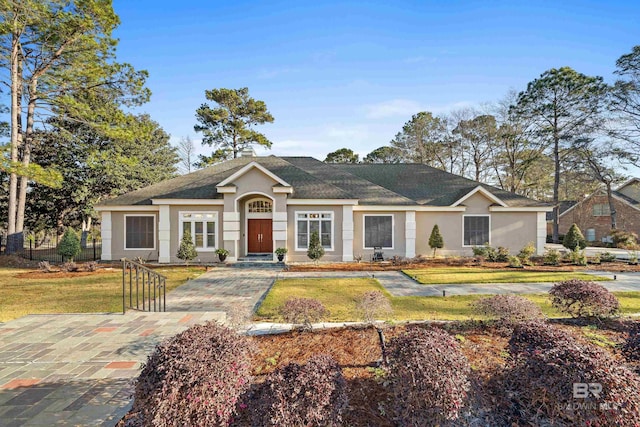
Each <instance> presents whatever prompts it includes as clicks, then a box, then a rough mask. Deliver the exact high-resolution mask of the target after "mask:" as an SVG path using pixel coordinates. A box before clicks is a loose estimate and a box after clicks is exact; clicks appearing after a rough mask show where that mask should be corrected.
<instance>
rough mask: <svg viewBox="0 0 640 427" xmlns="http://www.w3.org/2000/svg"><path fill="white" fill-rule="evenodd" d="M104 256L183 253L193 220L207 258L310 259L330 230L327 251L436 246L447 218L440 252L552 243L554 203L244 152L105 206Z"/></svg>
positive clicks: (400, 172) (386, 168)
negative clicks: (277, 255)
mask: <svg viewBox="0 0 640 427" xmlns="http://www.w3.org/2000/svg"><path fill="white" fill-rule="evenodd" d="M96 209H97V210H98V211H99V212H101V214H102V259H103V260H117V259H120V258H123V257H126V258H134V257H138V256H139V257H142V258H144V259H147V260H157V261H158V262H160V263H169V262H178V261H179V260H178V259H177V258H176V253H177V251H178V246H179V242H180V240H181V238H182V233H183V231H184V230H190V231H191V235H192V236H193V238H194V242H195V245H196V247H197V250H198V254H199V257H198V259H199V260H200V261H201V262H212V261H215V260H216V257H215V253H214V251H215V249H216V248H225V249H227V250H228V251H229V252H230V253H229V256H228V258H227V259H228V260H229V261H235V260H237V259H238V258H242V257H244V256H247V255H249V254H256V253H262V254H265V253H266V254H273V251H274V250H275V249H276V248H278V247H286V248H287V249H288V254H287V259H288V260H289V261H308V258H307V256H306V251H307V246H308V243H309V238H310V236H311V233H313V232H314V231H316V232H318V233H319V237H320V240H321V244H322V245H323V246H324V248H325V256H324V258H323V260H325V261H352V260H353V259H354V257H356V256H359V255H362V256H363V259H369V257H370V256H371V255H372V254H373V252H374V248H375V247H382V250H383V252H384V257H385V258H389V257H392V256H401V257H414V256H416V254H427V253H430V249H429V246H428V240H429V235H430V233H431V229H432V228H433V226H434V225H435V224H438V225H439V227H440V230H441V233H442V236H443V238H444V249H442V250H441V251H440V253H441V254H450V255H470V254H471V253H472V247H473V246H477V245H483V244H485V243H489V244H491V245H493V246H505V247H507V248H509V249H510V251H511V252H512V253H516V252H517V251H519V250H520V249H521V248H522V247H523V246H524V245H526V244H527V243H528V242H533V243H534V244H535V245H536V248H537V251H538V253H539V254H540V253H542V251H543V247H544V244H545V236H546V234H545V233H546V228H545V214H546V212H547V211H549V210H550V209H551V208H550V207H549V206H547V205H546V204H543V203H540V202H537V201H534V200H531V199H527V198H525V197H521V196H518V195H516V194H513V193H510V192H507V191H503V190H500V189H497V188H494V187H491V186H488V185H484V184H480V183H478V182H475V181H471V180H468V179H466V178H462V177H460V176H457V175H452V174H449V173H446V172H444V171H441V170H438V169H434V168H431V167H429V166H425V165H419V164H327V163H323V162H320V161H318V160H316V159H314V158H311V157H276V156H266V157H255V154H253V153H248V154H247V153H243V155H242V156H241V157H239V158H236V159H233V160H229V161H226V162H224V163H220V164H217V165H214V166H211V167H208V168H206V169H202V170H198V171H196V172H193V173H190V174H188V175H183V176H179V177H177V178H173V179H170V180H167V181H163V182H160V183H157V184H154V185H151V186H149V187H146V188H142V189H140V190H137V191H133V192H130V193H127V194H124V195H122V196H119V197H117V198H114V199H111V200H107V201H105V202H103V203H102V204H101V205H99V206H98V207H97V208H96Z"/></svg>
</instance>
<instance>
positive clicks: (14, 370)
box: [0, 312, 224, 427]
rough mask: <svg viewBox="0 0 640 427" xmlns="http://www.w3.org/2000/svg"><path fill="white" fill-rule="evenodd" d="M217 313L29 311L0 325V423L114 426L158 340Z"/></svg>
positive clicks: (219, 316)
mask: <svg viewBox="0 0 640 427" xmlns="http://www.w3.org/2000/svg"><path fill="white" fill-rule="evenodd" d="M206 320H224V314H223V313H211V312H202V313H184V312H173V313H140V312H129V313H127V314H126V315H122V314H72V315H64V314H56V315H31V316H25V317H22V318H20V319H17V320H13V321H11V322H7V323H5V324H1V325H0V426H5V427H9V426H53V425H65V426H78V425H79V426H101V425H104V426H113V425H114V424H115V423H117V422H118V421H119V420H120V419H121V418H122V417H123V416H124V414H126V413H127V411H128V410H129V408H130V402H131V399H130V398H131V394H132V390H133V388H132V379H133V378H135V377H137V376H138V374H139V372H140V367H141V363H143V362H144V361H146V358H147V355H148V354H149V353H150V352H151V351H152V350H153V349H154V347H155V346H156V344H157V343H159V342H160V341H161V340H163V339H164V338H166V337H169V336H172V335H175V334H176V333H178V332H180V331H182V330H184V329H186V328H188V327H189V326H191V325H194V324H196V323H202V322H204V321H206Z"/></svg>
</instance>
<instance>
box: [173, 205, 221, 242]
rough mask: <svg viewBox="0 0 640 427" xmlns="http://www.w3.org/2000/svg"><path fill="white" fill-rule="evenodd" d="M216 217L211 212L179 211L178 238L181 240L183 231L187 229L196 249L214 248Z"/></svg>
mask: <svg viewBox="0 0 640 427" xmlns="http://www.w3.org/2000/svg"><path fill="white" fill-rule="evenodd" d="M216 219H217V218H216V214H215V213H213V212H198V213H195V212H183V213H181V214H180V222H181V223H182V227H181V231H182V232H181V233H180V240H182V236H183V233H184V232H185V231H189V232H190V233H191V238H192V240H193V244H194V245H195V247H196V249H205V250H206V249H211V250H213V249H215V245H216Z"/></svg>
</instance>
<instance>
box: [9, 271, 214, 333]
mask: <svg viewBox="0 0 640 427" xmlns="http://www.w3.org/2000/svg"><path fill="white" fill-rule="evenodd" d="M157 271H158V272H159V273H160V274H163V275H164V276H166V277H167V292H169V291H171V290H173V289H175V288H176V287H178V286H180V285H181V284H183V283H184V282H186V281H187V280H189V279H191V278H194V277H197V276H199V275H200V274H202V273H203V272H204V268H202V267H178V268H159V269H158V270H157ZM33 272H34V271H33V270H23V269H15V268H0V322H6V321H9V320H12V319H16V318H18V317H22V316H25V315H27V314H50V313H107V312H121V311H122V270H120V269H100V270H98V271H97V272H96V273H92V274H90V275H84V274H83V273H76V274H75V275H74V274H73V273H71V274H67V275H64V276H57V275H56V274H55V273H49V274H37V275H36V274H33Z"/></svg>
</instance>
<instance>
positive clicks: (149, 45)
mask: <svg viewBox="0 0 640 427" xmlns="http://www.w3.org/2000/svg"><path fill="white" fill-rule="evenodd" d="M114 9H115V11H116V13H118V15H119V16H120V19H121V21H122V24H121V26H120V27H119V28H118V30H117V32H116V36H117V37H118V38H119V39H120V44H119V47H118V59H119V61H124V62H129V63H131V64H133V65H134V66H135V67H136V68H137V69H146V70H148V71H149V73H150V77H149V80H148V87H149V88H150V89H151V90H152V92H153V95H152V98H151V102H150V103H148V104H146V105H144V106H143V107H142V108H141V111H145V112H148V113H149V114H150V115H151V116H152V117H153V118H154V119H155V120H156V121H158V122H159V123H160V124H161V126H162V127H163V128H164V129H165V130H166V131H167V132H169V133H170V134H171V135H172V142H174V143H175V142H177V141H178V140H179V139H180V138H181V137H183V136H190V137H191V138H192V139H194V140H195V141H196V144H197V146H198V150H199V152H203V153H204V152H209V151H210V148H208V147H201V146H200V136H199V134H197V133H195V132H194V130H193V126H194V124H195V123H196V121H195V110H196V109H197V108H198V107H199V106H200V104H202V103H203V102H205V97H204V91H205V90H206V89H213V88H220V87H225V88H240V87H245V86H246V87H248V88H249V91H250V94H251V95H252V96H253V97H254V98H257V99H261V100H263V101H265V102H266V104H267V106H268V108H269V110H270V111H271V113H272V114H273V116H274V117H275V122H274V123H273V124H267V125H264V126H260V127H258V130H260V131H261V132H263V133H265V134H266V135H267V137H268V138H269V139H270V140H271V141H272V142H273V148H272V150H269V151H265V150H264V149H262V148H258V149H257V152H258V154H261V155H264V154H276V155H311V156H314V157H316V158H319V159H321V160H322V159H324V157H325V156H326V154H327V153H329V152H331V151H333V150H336V149H338V148H342V147H348V148H351V149H353V150H354V151H356V152H357V153H359V154H360V155H361V156H364V155H366V154H367V153H368V152H370V151H372V150H374V149H375V148H377V147H380V146H382V145H387V144H388V143H389V141H390V140H391V139H392V138H393V136H394V135H395V134H396V133H397V132H398V131H399V130H401V128H402V125H403V124H404V123H405V122H406V121H408V120H409V119H410V118H411V115H413V114H415V113H417V112H419V111H431V112H434V113H447V112H449V111H451V110H452V109H456V108H460V107H465V106H479V105H480V104H482V103H485V102H492V101H497V100H499V99H500V98H502V97H504V96H505V95H506V93H507V92H508V90H509V89H515V90H518V91H519V90H523V89H524V88H525V87H526V84H527V83H528V82H529V81H531V80H533V79H535V78H536V77H538V76H539V75H540V74H541V73H542V72H544V71H545V70H548V69H550V68H557V67H561V66H570V67H573V68H575V69H576V70H578V71H580V72H582V73H584V74H588V75H600V76H603V77H604V78H605V80H606V81H612V80H613V78H614V76H613V74H612V73H613V71H614V69H615V61H616V59H617V58H619V57H620V56H621V55H622V54H625V53H628V52H630V51H631V48H632V47H633V46H634V45H637V44H640V25H638V23H639V22H640V2H638V1H610V2H603V1H598V2H594V1H573V0H571V1H568V0H563V1H529V2H521V1H515V0H514V1H507V2H499V1H495V2H494V1H492V2H489V1H438V2H436V1H386V2H375V1H371V2H360V1H353V2H336V1H315V2H307V1H268V2H259V1H254V2H251V1H205V0H187V1H183V2H175V1H171V2H169V1H158V0H153V1H150V0H114Z"/></svg>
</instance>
